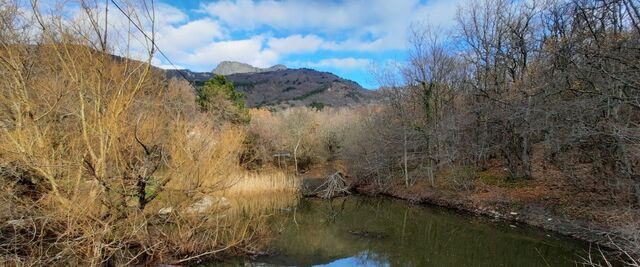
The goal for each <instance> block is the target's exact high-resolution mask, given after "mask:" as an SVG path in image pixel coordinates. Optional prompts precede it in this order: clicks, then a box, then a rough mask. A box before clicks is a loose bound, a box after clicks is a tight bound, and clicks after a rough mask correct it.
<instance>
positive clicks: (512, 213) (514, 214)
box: [509, 211, 518, 216]
mask: <svg viewBox="0 0 640 267" xmlns="http://www.w3.org/2000/svg"><path fill="white" fill-rule="evenodd" d="M509 214H511V215H513V216H516V215H518V213H517V212H513V211H512V212H509Z"/></svg>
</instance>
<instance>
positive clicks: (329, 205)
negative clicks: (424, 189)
mask: <svg viewBox="0 0 640 267" xmlns="http://www.w3.org/2000/svg"><path fill="white" fill-rule="evenodd" d="M271 224H272V227H273V230H274V231H276V237H275V239H274V240H273V242H272V249H273V253H272V254H271V255H270V256H265V257H260V258H258V259H256V260H255V261H254V263H258V262H259V263H260V264H259V265H287V266H291V265H295V266H313V265H328V266H353V265H358V266H536V267H538V266H576V261H579V260H580V258H579V255H581V254H584V251H585V247H584V246H583V244H581V243H579V242H577V241H573V240H569V239H565V238H561V237H558V236H554V235H550V234H549V233H545V232H541V231H539V230H536V229H528V228H522V227H516V228H514V227H512V226H510V225H509V224H506V223H502V222H498V223H496V222H491V221H488V220H486V219H483V218H478V217H470V216H467V215H461V214H457V213H454V212H451V211H448V210H444V209H439V208H430V207H423V206H416V205H411V204H407V203H406V202H403V201H399V200H393V199H387V198H370V197H360V196H357V197H348V198H340V199H335V200H333V201H323V200H317V199H302V200H300V202H299V204H298V206H297V207H296V208H293V209H284V211H283V212H282V213H280V214H278V215H277V216H274V217H273V218H272V221H271Z"/></svg>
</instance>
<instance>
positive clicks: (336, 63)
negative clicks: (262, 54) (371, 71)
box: [289, 57, 371, 70]
mask: <svg viewBox="0 0 640 267" xmlns="http://www.w3.org/2000/svg"><path fill="white" fill-rule="evenodd" d="M289 64H290V65H292V66H299V67H310V68H335V69H342V70H353V69H359V68H366V67H368V66H369V65H370V64H371V60H369V59H366V58H353V57H347V58H325V59H321V60H319V61H305V62H300V61H293V62H289Z"/></svg>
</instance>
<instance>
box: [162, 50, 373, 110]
mask: <svg viewBox="0 0 640 267" xmlns="http://www.w3.org/2000/svg"><path fill="white" fill-rule="evenodd" d="M235 63H237V64H235ZM235 63H234V62H230V61H223V62H221V63H220V65H218V66H217V67H216V69H214V71H212V72H193V71H190V70H166V74H167V76H168V77H182V76H183V75H184V76H185V77H186V78H187V80H189V81H190V82H192V83H193V84H194V85H195V86H196V87H198V86H202V85H203V84H204V82H205V81H207V80H208V79H210V78H211V77H213V76H214V75H216V74H220V75H223V76H225V77H226V78H227V79H228V80H229V81H231V82H232V83H233V84H234V85H235V87H236V90H238V91H239V92H242V93H244V94H245V100H246V103H247V105H248V106H249V107H266V108H270V109H274V110H279V109H285V108H289V107H295V106H313V107H316V108H323V107H325V106H333V107H341V106H353V105H359V104H366V103H369V102H372V101H375V99H377V98H378V97H377V94H376V92H375V91H371V90H367V89H364V88H363V87H362V86H360V85H359V84H358V83H357V82H355V81H352V80H348V79H344V78H341V77H339V76H337V75H335V74H333V73H330V72H323V71H318V70H314V69H308V68H301V69H290V68H287V67H286V66H284V65H275V66H273V67H270V68H257V67H254V66H251V65H249V64H245V63H239V62H235ZM221 65H222V66H223V67H220V66H221ZM238 66H240V67H238ZM227 67H230V68H227ZM236 67H237V68H236ZM216 70H218V71H217V72H218V73H216ZM228 72H231V74H226V75H225V74H221V73H228Z"/></svg>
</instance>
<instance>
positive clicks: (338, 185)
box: [309, 172, 350, 199]
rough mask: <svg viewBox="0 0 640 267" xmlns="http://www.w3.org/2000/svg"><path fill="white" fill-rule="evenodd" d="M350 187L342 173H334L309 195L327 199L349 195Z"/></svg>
mask: <svg viewBox="0 0 640 267" xmlns="http://www.w3.org/2000/svg"><path fill="white" fill-rule="evenodd" d="M349 188H350V185H349V183H348V182H347V180H346V179H345V178H344V176H343V175H342V173H340V172H335V173H333V174H331V175H329V176H327V178H325V182H324V183H322V185H320V186H318V187H317V188H316V189H315V190H314V191H313V192H312V193H311V194H309V195H314V196H317V197H320V198H324V199H329V198H332V197H335V196H339V195H346V194H350V192H349Z"/></svg>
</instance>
